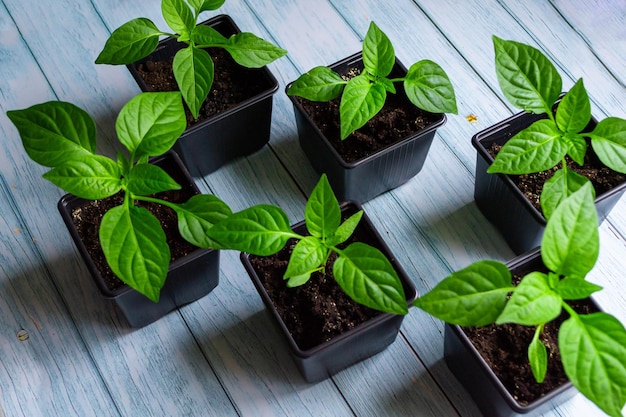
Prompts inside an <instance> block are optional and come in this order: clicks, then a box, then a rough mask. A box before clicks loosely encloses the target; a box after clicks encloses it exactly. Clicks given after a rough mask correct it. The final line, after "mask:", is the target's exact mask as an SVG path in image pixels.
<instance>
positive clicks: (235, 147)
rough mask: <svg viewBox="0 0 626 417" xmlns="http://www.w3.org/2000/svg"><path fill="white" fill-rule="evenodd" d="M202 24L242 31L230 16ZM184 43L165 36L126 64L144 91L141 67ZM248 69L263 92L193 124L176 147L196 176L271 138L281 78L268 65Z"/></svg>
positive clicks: (229, 31) (169, 55) (165, 56)
mask: <svg viewBox="0 0 626 417" xmlns="http://www.w3.org/2000/svg"><path fill="white" fill-rule="evenodd" d="M202 24H203V25H209V26H211V27H212V28H214V29H215V30H217V31H218V32H220V33H221V34H222V35H224V36H227V37H229V36H231V35H233V34H236V33H240V32H241V30H239V28H238V27H237V25H235V23H234V22H233V20H232V19H231V18H230V17H229V16H227V15H219V16H215V17H213V18H211V19H209V20H207V21H205V22H202ZM183 46H184V44H181V43H180V42H178V41H177V40H176V39H174V38H167V39H164V40H162V41H160V42H159V46H158V47H157V49H156V50H155V52H153V53H152V54H151V55H149V56H148V57H146V58H144V59H142V60H141V61H138V62H135V63H133V64H130V65H128V66H127V67H128V69H129V71H130V72H131V74H132V75H133V77H134V78H135V80H136V81H137V83H138V84H139V87H140V88H141V90H142V91H150V90H149V89H148V86H147V85H146V83H145V81H144V80H143V78H141V75H140V74H139V72H138V71H137V68H138V66H139V65H140V64H142V63H144V62H146V61H164V60H167V59H170V58H172V57H173V56H174V55H175V54H176V52H177V51H178V50H179V49H181V48H182V47H183ZM245 71H246V72H247V73H248V74H250V76H252V77H255V80H258V81H257V82H258V83H260V84H261V85H262V87H261V88H262V91H261V92H260V93H258V94H257V95H255V96H254V97H252V98H250V99H247V100H246V101H244V102H242V103H240V104H238V105H236V106H234V107H232V108H230V109H228V110H226V111H224V112H222V113H220V114H217V115H215V116H213V117H211V118H209V119H206V120H203V121H200V122H198V123H196V124H194V125H193V126H190V127H189V128H188V129H187V130H186V131H185V132H184V133H183V134H182V135H181V137H180V138H179V139H178V141H177V142H176V145H174V150H175V151H176V152H177V153H178V154H179V155H180V156H181V158H182V159H183V161H184V162H185V164H186V165H187V167H188V169H189V171H190V172H191V174H192V175H193V176H204V175H206V174H209V173H211V172H213V171H215V170H217V169H218V168H220V167H221V166H223V165H225V164H226V163H228V162H230V161H232V160H233V159H235V158H238V157H241V156H246V155H250V154H252V153H254V152H256V151H258V150H259V149H261V148H262V147H263V146H264V145H265V144H266V143H267V142H268V141H269V138H270V126H271V119H272V99H273V95H274V93H276V91H277V90H278V81H276V78H275V77H274V75H273V74H272V73H271V72H270V70H269V69H268V68H267V67H263V68H249V69H245ZM241 82H249V81H243V80H242V81H241Z"/></svg>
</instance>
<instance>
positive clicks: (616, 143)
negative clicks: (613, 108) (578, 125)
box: [588, 117, 626, 174]
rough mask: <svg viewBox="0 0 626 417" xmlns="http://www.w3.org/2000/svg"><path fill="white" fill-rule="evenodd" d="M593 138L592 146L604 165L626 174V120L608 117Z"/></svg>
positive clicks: (592, 133) (591, 134)
mask: <svg viewBox="0 0 626 417" xmlns="http://www.w3.org/2000/svg"><path fill="white" fill-rule="evenodd" d="M588 136H589V137H591V146H592V147H593V150H594V151H595V153H596V154H597V155H598V158H600V160H601V161H602V163H603V164H604V165H606V166H608V167H609V168H611V169H613V170H614V171H617V172H621V173H622V174H626V120H624V119H620V118H618V117H607V118H606V119H604V120H602V121H601V122H600V123H598V124H597V125H596V127H595V129H593V132H591V133H590V134H588Z"/></svg>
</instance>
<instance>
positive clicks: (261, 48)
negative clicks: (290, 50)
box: [223, 32, 287, 68]
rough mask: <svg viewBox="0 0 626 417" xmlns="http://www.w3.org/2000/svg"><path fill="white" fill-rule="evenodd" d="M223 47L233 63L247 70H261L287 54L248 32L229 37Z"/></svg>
mask: <svg viewBox="0 0 626 417" xmlns="http://www.w3.org/2000/svg"><path fill="white" fill-rule="evenodd" d="M223 47H224V49H226V50H227V51H228V52H229V53H230V56H232V57H233V59H234V60H235V62H237V63H238V64H239V65H241V66H244V67H247V68H261V67H263V66H265V65H267V64H269V63H271V62H274V61H275V60H277V59H278V58H280V57H281V56H284V55H285V54H286V53H287V51H286V50H284V49H282V48H279V47H278V46H276V45H274V44H273V43H271V42H268V41H266V40H264V39H261V38H259V37H258V36H256V35H254V34H252V33H249V32H241V33H237V34H235V35H233V36H231V37H230V38H228V43H227V44H225V45H223Z"/></svg>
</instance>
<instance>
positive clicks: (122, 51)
mask: <svg viewBox="0 0 626 417" xmlns="http://www.w3.org/2000/svg"><path fill="white" fill-rule="evenodd" d="M161 35H164V33H163V32H161V31H160V30H159V29H158V28H157V27H156V26H155V24H154V23H153V22H152V21H151V20H149V19H146V18H144V17H140V18H137V19H133V20H131V21H129V22H126V23H124V24H123V25H122V26H120V27H119V28H117V29H115V30H114V31H113V33H111V36H110V37H109V39H107V41H106V43H105V44H104V48H103V49H102V52H100V54H99V55H98V57H97V58H96V64H112V65H127V64H132V63H133V62H136V61H139V60H140V59H142V58H145V57H147V56H148V55H150V54H151V53H152V52H154V50H155V49H156V47H157V45H158V44H159V36H161Z"/></svg>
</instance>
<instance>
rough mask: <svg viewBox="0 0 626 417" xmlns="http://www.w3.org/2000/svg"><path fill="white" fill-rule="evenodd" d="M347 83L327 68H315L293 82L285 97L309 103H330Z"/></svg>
mask: <svg viewBox="0 0 626 417" xmlns="http://www.w3.org/2000/svg"><path fill="white" fill-rule="evenodd" d="M346 83H347V81H345V80H344V79H343V78H341V77H340V76H339V74H337V73H336V72H335V71H333V70H331V69H330V68H328V67H315V68H313V69H312V70H310V71H309V72H307V73H305V74H302V75H301V76H300V77H298V79H297V80H295V81H294V82H293V83H292V84H291V86H290V87H289V89H288V90H287V95H290V96H298V97H302V98H305V99H307V100H311V101H330V100H332V99H334V98H336V97H339V95H340V94H341V92H342V91H343V88H344V86H345V85H346Z"/></svg>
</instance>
